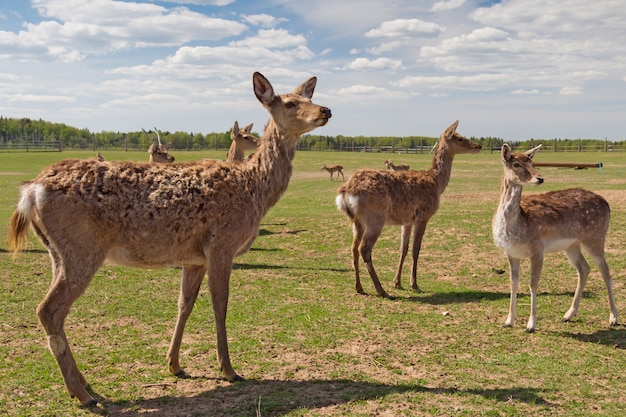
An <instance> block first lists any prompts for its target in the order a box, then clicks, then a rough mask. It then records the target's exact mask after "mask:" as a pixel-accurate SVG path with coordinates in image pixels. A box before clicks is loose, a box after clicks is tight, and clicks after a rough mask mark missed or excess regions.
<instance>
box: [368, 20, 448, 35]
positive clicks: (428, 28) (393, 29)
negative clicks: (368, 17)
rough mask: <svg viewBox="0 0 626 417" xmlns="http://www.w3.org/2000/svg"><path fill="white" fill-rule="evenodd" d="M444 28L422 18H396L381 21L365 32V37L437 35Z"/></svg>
mask: <svg viewBox="0 0 626 417" xmlns="http://www.w3.org/2000/svg"><path fill="white" fill-rule="evenodd" d="M443 31H444V28H442V27H441V26H439V25H438V24H436V23H431V22H425V21H423V20H420V19H395V20H390V21H387V22H383V23H381V24H380V25H379V26H378V27H376V28H374V29H371V30H369V31H367V32H366V33H365V37H368V38H378V37H388V38H393V37H405V36H416V35H436V34H439V33H441V32H443Z"/></svg>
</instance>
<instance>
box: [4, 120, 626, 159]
mask: <svg viewBox="0 0 626 417" xmlns="http://www.w3.org/2000/svg"><path fill="white" fill-rule="evenodd" d="M256 134H257V135H258V136H260V135H261V134H262V132H258V133H256ZM159 135H160V138H161V142H162V143H164V144H165V143H171V145H170V150H172V149H174V150H209V149H216V150H219V149H228V147H230V144H231V139H230V130H228V131H226V132H211V133H208V134H201V133H193V132H167V131H159ZM438 139H439V138H438V137H427V136H403V137H397V136H343V135H338V136H327V135H310V134H307V135H303V136H302V137H301V138H300V142H299V145H298V149H299V150H319V151H322V150H334V151H352V152H362V151H367V152H410V153H415V152H418V153H419V152H429V151H430V149H431V148H432V147H433V146H434V145H435V144H436V143H437V140H438ZM471 139H472V140H474V141H476V142H479V143H480V144H481V145H483V148H484V149H489V148H499V147H500V146H501V145H502V144H503V143H504V140H503V139H501V138H497V137H480V138H476V137H472V138H471ZM156 140H157V134H156V132H155V131H154V130H150V131H147V132H144V131H137V132H110V131H102V132H91V131H89V130H88V129H79V128H76V127H72V126H68V125H66V124H63V123H53V122H48V121H45V120H41V119H40V120H32V119H28V118H8V117H2V116H0V149H5V150H8V149H15V150H19V149H29V148H32V149H33V150H34V149H49V150H63V149H92V150H107V149H120V150H125V149H126V150H144V149H147V148H148V147H149V146H150V144H151V143H152V142H156ZM508 143H509V144H511V145H512V146H514V147H520V148H522V149H526V148H528V147H530V146H536V145H537V144H539V143H543V144H544V149H545V148H547V149H552V150H558V151H626V141H619V142H612V141H607V140H606V139H584V138H573V139H554V138H553V139H537V138H533V139H528V140H525V141H509V142H508ZM555 147H556V149H555Z"/></svg>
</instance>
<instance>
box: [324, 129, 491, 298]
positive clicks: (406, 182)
mask: <svg viewBox="0 0 626 417" xmlns="http://www.w3.org/2000/svg"><path fill="white" fill-rule="evenodd" d="M458 124H459V121H458V120H457V121H455V122H454V123H453V124H452V125H451V126H450V127H448V128H447V129H446V130H445V131H444V132H443V133H442V134H441V137H440V139H439V142H438V146H437V150H436V152H435V154H434V156H433V161H432V166H431V168H430V169H429V170H428V171H409V170H406V171H388V170H387V171H385V170H375V169H362V170H359V171H356V172H355V173H354V174H352V176H351V177H350V178H348V181H347V182H345V183H344V184H342V185H341V186H340V187H339V189H338V191H337V197H336V199H335V202H336V204H337V208H338V209H339V210H340V211H342V212H343V213H344V214H346V216H347V217H348V219H349V220H350V222H351V223H352V230H353V240H352V264H353V267H354V273H355V278H356V279H355V287H356V292H357V293H359V294H365V292H364V291H363V287H362V285H361V280H360V276H359V255H360V256H361V258H363V261H364V262H365V266H366V267H367V271H368V272H369V275H370V277H371V278H372V281H373V283H374V287H375V288H376V291H377V293H378V295H379V296H381V297H383V298H391V297H389V294H388V293H387V292H386V291H385V290H384V289H383V287H382V286H381V284H380V280H379V279H378V275H377V274H376V270H375V269H374V265H373V263H372V249H373V248H374V245H375V244H376V241H377V240H378V237H379V236H380V234H381V232H382V230H383V226H385V225H386V224H388V225H399V226H401V230H402V232H401V246H400V262H399V264H398V269H397V272H396V276H395V279H394V284H395V288H398V289H401V288H402V284H401V275H402V265H403V263H404V259H405V257H406V255H407V252H408V247H409V238H410V236H411V229H413V230H414V234H413V252H412V255H413V267H412V270H411V288H412V289H413V290H414V291H416V292H421V289H420V288H419V287H418V285H417V260H418V257H419V253H420V248H421V245H422V238H423V236H424V232H425V231H426V225H427V224H428V221H429V220H430V218H431V217H432V216H433V215H434V214H435V213H436V212H437V209H438V208H439V199H440V196H441V194H442V193H443V192H444V190H445V189H446V187H447V185H448V182H449V180H450V174H451V171H452V161H453V159H454V156H455V155H457V154H465V153H477V152H479V151H480V149H481V145H480V144H478V143H475V142H472V141H470V140H469V139H466V138H465V137H464V136H463V135H461V134H460V133H458V132H457V131H456V129H457V126H458Z"/></svg>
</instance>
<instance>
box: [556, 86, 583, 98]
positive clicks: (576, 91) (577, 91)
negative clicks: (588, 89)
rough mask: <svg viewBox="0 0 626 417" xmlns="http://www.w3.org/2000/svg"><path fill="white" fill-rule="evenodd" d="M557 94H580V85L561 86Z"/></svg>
mask: <svg viewBox="0 0 626 417" xmlns="http://www.w3.org/2000/svg"><path fill="white" fill-rule="evenodd" d="M559 94H560V95H562V96H575V95H579V94H582V88H581V87H562V88H561V89H560V90H559Z"/></svg>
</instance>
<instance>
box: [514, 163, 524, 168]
mask: <svg viewBox="0 0 626 417" xmlns="http://www.w3.org/2000/svg"><path fill="white" fill-rule="evenodd" d="M521 167H522V164H520V163H519V162H513V168H521Z"/></svg>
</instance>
